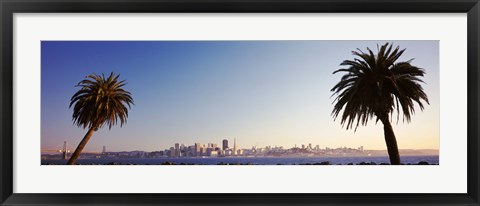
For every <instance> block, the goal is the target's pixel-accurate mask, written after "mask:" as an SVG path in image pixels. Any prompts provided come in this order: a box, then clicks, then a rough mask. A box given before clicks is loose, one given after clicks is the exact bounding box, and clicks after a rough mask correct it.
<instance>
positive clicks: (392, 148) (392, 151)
mask: <svg viewBox="0 0 480 206" xmlns="http://www.w3.org/2000/svg"><path fill="white" fill-rule="evenodd" d="M382 123H383V132H384V135H385V142H386V143H387V150H388V156H389V157H390V164H392V165H399V164H400V154H399V152H398V146H397V139H396V138H395V133H393V128H392V124H390V121H389V120H388V118H386V119H384V120H382Z"/></svg>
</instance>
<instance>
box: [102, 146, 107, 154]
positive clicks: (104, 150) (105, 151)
mask: <svg viewBox="0 0 480 206" xmlns="http://www.w3.org/2000/svg"><path fill="white" fill-rule="evenodd" d="M102 153H103V154H105V153H107V148H106V147H105V145H103V149H102Z"/></svg>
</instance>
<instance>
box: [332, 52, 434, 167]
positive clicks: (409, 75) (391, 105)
mask: <svg viewBox="0 0 480 206" xmlns="http://www.w3.org/2000/svg"><path fill="white" fill-rule="evenodd" d="M377 49H378V53H377V54H376V55H375V54H374V53H373V52H372V50H370V49H369V48H367V50H368V53H366V52H363V51H362V50H360V49H357V51H352V54H353V55H355V56H356V57H355V58H354V59H353V60H345V61H343V62H342V63H341V64H340V65H341V66H346V67H347V68H343V69H338V70H336V71H334V72H333V74H335V73H337V72H346V74H344V75H343V77H342V78H341V80H340V82H338V83H337V84H336V85H335V86H334V87H333V88H332V89H331V91H332V92H334V93H333V95H337V97H336V98H335V100H334V102H333V103H334V104H335V105H334V108H333V111H332V116H333V117H334V119H336V118H337V117H338V116H339V115H340V113H341V111H342V110H343V113H342V114H341V124H342V126H345V124H346V129H347V130H348V129H350V128H353V127H355V131H356V129H357V128H358V126H359V125H360V124H361V125H367V122H368V120H370V119H372V118H374V117H375V118H376V122H378V121H381V122H382V123H383V130H384V136H385V142H386V145H387V150H388V155H389V157H390V164H392V165H399V164H400V154H399V152H398V146H397V140H396V138H395V133H394V132H393V128H392V125H391V123H390V121H391V120H392V117H393V116H394V111H396V112H397V118H396V119H397V123H398V120H399V115H400V113H402V115H403V118H402V119H403V121H405V120H406V121H407V122H410V121H411V116H412V115H413V114H414V113H415V103H416V104H418V106H419V107H420V109H421V110H422V111H423V109H424V104H423V102H426V103H427V104H429V102H428V97H427V95H426V94H425V92H424V91H423V88H422V86H421V85H420V83H424V82H423V80H422V79H420V77H423V76H424V74H425V71H424V69H422V68H418V67H416V66H413V65H412V64H411V62H412V60H413V59H410V60H408V61H404V62H396V61H397V60H398V58H399V57H400V56H401V55H402V54H403V52H404V51H405V49H402V50H400V48H399V47H398V46H397V47H396V48H395V49H392V45H391V44H389V43H386V44H384V45H382V46H381V47H380V48H377ZM333 95H332V96H333ZM422 101H423V102H422ZM400 109H401V111H400Z"/></svg>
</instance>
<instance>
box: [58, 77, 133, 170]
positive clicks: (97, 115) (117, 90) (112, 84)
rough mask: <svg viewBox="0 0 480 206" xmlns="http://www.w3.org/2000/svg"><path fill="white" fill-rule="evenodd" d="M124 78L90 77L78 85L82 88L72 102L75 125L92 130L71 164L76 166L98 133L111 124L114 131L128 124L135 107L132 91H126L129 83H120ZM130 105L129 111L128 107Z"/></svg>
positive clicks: (85, 137) (123, 81)
mask: <svg viewBox="0 0 480 206" xmlns="http://www.w3.org/2000/svg"><path fill="white" fill-rule="evenodd" d="M119 77H120V75H116V76H115V75H114V74H113V72H112V73H110V76H109V77H108V78H105V75H104V74H102V75H101V76H100V75H96V74H90V75H88V76H86V77H85V79H84V80H82V81H80V82H79V83H78V84H77V85H76V86H77V87H81V88H80V90H79V91H77V92H76V93H75V94H74V95H73V96H72V98H71V99H70V106H69V107H72V105H75V106H74V107H73V115H72V119H73V122H74V124H76V125H77V126H78V127H83V129H85V128H88V132H87V134H85V136H84V137H83V139H82V141H81V142H80V144H78V146H77V149H75V152H74V153H73V155H72V157H71V158H70V160H69V161H68V163H67V164H69V165H74V164H75V163H76V161H77V159H78V157H79V156H80V153H81V152H82V150H83V148H84V147H85V145H86V144H87V142H88V140H89V139H90V137H91V136H92V134H93V132H94V131H97V130H98V129H99V128H102V127H103V126H104V125H108V129H111V128H112V126H113V125H115V124H117V123H118V121H119V120H120V127H121V126H123V124H124V123H125V122H126V121H127V117H128V109H130V105H131V104H133V99H132V97H131V96H130V95H131V94H130V92H128V91H126V90H124V89H123V86H125V84H126V83H125V80H122V81H119V80H118V78H119ZM127 106H128V108H127Z"/></svg>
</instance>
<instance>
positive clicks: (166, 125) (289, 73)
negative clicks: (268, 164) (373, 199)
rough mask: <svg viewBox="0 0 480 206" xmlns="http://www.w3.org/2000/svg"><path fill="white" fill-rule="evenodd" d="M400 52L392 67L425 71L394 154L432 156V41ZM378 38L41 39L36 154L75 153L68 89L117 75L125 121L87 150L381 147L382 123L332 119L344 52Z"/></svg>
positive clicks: (435, 130)
mask: <svg viewBox="0 0 480 206" xmlns="http://www.w3.org/2000/svg"><path fill="white" fill-rule="evenodd" d="M388 42H393V43H394V45H395V46H396V45H399V46H400V47H401V48H406V49H407V50H406V51H405V53H404V54H403V56H402V58H401V59H400V60H408V59H411V58H415V60H414V61H413V63H412V64H413V65H415V66H418V67H422V68H424V69H425V70H426V73H427V74H426V76H425V78H424V80H425V82H426V84H425V85H424V88H425V91H426V93H427V95H428V97H429V100H430V105H427V106H426V108H425V110H424V111H423V112H421V111H420V110H419V109H417V112H416V113H415V115H414V116H413V118H412V122H411V123H409V124H407V123H402V121H400V122H399V123H398V125H397V124H393V126H394V131H395V133H396V136H397V141H398V143H399V147H400V149H407V148H414V149H415V148H416V149H419V148H425V149H438V146H439V82H438V80H439V64H438V63H439V59H438V52H439V50H438V46H439V45H438V41H388ZM383 43H385V41H103V42H102V41H43V42H42V47H41V48H42V52H41V54H42V59H41V61H42V62H41V87H42V88H41V104H42V105H41V147H42V149H59V148H61V146H62V144H63V141H67V142H68V143H69V147H70V148H75V147H76V145H77V144H78V143H79V142H80V140H81V138H83V136H84V134H85V133H86V130H84V129H82V128H77V127H76V126H74V125H73V122H72V118H71V115H72V109H69V108H68V105H69V101H70V98H71V96H72V95H73V94H74V93H75V92H76V90H77V89H78V88H76V87H74V86H75V85H76V84H77V83H78V82H79V81H80V80H82V79H83V78H84V77H85V76H86V75H88V74H91V73H96V74H101V73H105V74H109V73H110V72H114V73H117V74H120V79H126V81H127V82H128V84H127V85H126V86H125V88H126V89H127V90H129V91H130V92H131V93H132V97H133V99H134V101H135V105H134V106H133V107H132V109H131V110H130V114H129V118H128V121H127V124H126V125H124V126H123V127H122V128H120V126H115V127H114V128H112V129H111V130H108V128H102V129H100V130H99V131H97V132H95V133H94V135H93V137H92V139H91V140H90V141H89V143H88V144H87V146H86V149H85V150H86V151H101V149H102V146H103V145H105V146H106V147H107V150H109V151H122V150H145V151H158V150H163V149H165V148H169V147H171V146H172V145H173V144H174V143H177V142H178V143H184V144H186V145H193V144H194V143H195V142H200V143H202V144H207V143H209V142H212V143H216V144H220V143H221V140H222V139H224V138H227V139H229V140H230V141H232V142H233V138H236V139H237V144H238V145H239V146H240V147H242V148H250V147H251V146H253V145H258V146H260V147H263V146H266V145H272V146H275V145H278V146H285V147H292V146H294V145H295V144H297V145H301V144H308V143H312V144H313V145H317V144H318V145H320V147H337V146H338V147H339V146H348V147H358V146H364V147H365V148H370V149H384V148H385V143H384V139H383V131H382V126H381V125H375V122H374V121H370V122H369V125H368V126H367V127H359V128H358V130H357V132H354V131H353V130H345V129H343V128H342V126H341V125H340V122H339V121H338V120H337V121H334V120H333V118H332V117H331V115H330V113H331V111H332V109H333V105H332V101H333V99H334V98H333V97H331V95H332V92H330V89H331V88H332V87H333V85H334V84H335V83H336V82H337V81H339V80H340V78H341V76H342V74H335V75H333V74H332V72H333V71H334V70H336V69H338V68H341V67H340V66H339V64H340V63H341V62H342V61H343V60H345V59H352V58H353V55H352V54H351V51H352V50H355V49H356V48H360V49H362V50H365V49H366V47H370V48H371V49H373V50H376V49H377V48H376V47H377V44H379V45H381V44H383Z"/></svg>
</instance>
